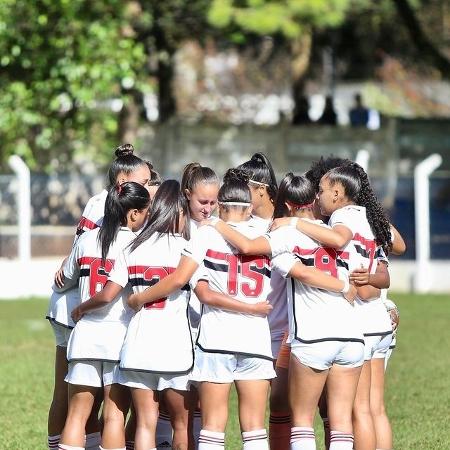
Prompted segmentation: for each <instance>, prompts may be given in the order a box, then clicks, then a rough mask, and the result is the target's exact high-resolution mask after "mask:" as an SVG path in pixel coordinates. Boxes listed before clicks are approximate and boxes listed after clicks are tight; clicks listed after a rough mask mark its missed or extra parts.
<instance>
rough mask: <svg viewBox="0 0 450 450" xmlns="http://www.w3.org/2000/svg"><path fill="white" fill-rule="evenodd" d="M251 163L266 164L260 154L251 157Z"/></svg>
mask: <svg viewBox="0 0 450 450" xmlns="http://www.w3.org/2000/svg"><path fill="white" fill-rule="evenodd" d="M251 161H256V162H259V163H262V164H266V159H265V158H264V155H263V154H262V153H255V154H254V155H253V156H252V157H251Z"/></svg>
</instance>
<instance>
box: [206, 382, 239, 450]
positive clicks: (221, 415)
mask: <svg viewBox="0 0 450 450" xmlns="http://www.w3.org/2000/svg"><path fill="white" fill-rule="evenodd" d="M230 389H231V383H209V382H207V381H204V382H201V383H200V386H199V388H198V393H199V398H200V404H201V408H202V430H201V431H200V437H199V445H198V449H199V450H210V449H214V450H216V449H224V448H225V427H226V425H227V420H228V398H229V396H230Z"/></svg>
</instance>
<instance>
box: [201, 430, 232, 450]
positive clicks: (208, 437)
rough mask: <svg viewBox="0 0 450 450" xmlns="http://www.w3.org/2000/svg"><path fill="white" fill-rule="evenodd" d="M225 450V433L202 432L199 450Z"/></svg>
mask: <svg viewBox="0 0 450 450" xmlns="http://www.w3.org/2000/svg"><path fill="white" fill-rule="evenodd" d="M220 449H225V433H220V432H218V431H208V430H200V437H199V439H198V450H220Z"/></svg>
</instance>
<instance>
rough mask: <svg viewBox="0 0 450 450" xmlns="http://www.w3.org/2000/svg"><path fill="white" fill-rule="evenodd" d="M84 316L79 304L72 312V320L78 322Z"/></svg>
mask: <svg viewBox="0 0 450 450" xmlns="http://www.w3.org/2000/svg"><path fill="white" fill-rule="evenodd" d="M83 316H84V314H83V313H82V312H81V308H80V306H77V307H76V308H74V309H73V310H72V313H71V314H70V317H72V320H73V321H74V322H75V323H77V322H78V321H79V320H80V319H81V318H82V317H83Z"/></svg>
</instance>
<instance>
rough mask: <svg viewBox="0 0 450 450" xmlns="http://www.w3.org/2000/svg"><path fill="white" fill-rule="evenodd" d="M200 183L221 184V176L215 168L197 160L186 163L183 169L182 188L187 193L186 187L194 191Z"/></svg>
mask: <svg viewBox="0 0 450 450" xmlns="http://www.w3.org/2000/svg"><path fill="white" fill-rule="evenodd" d="M199 183H205V184H211V183H213V184H217V185H218V184H219V178H218V176H217V175H216V172H214V170H212V169H210V168H209V167H204V166H202V165H201V164H199V163H197V162H192V163H190V164H188V165H186V166H185V167H184V169H183V176H182V178H181V190H182V191H183V193H185V189H187V190H189V192H192V191H193V190H194V189H195V186H197V184H199Z"/></svg>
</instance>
